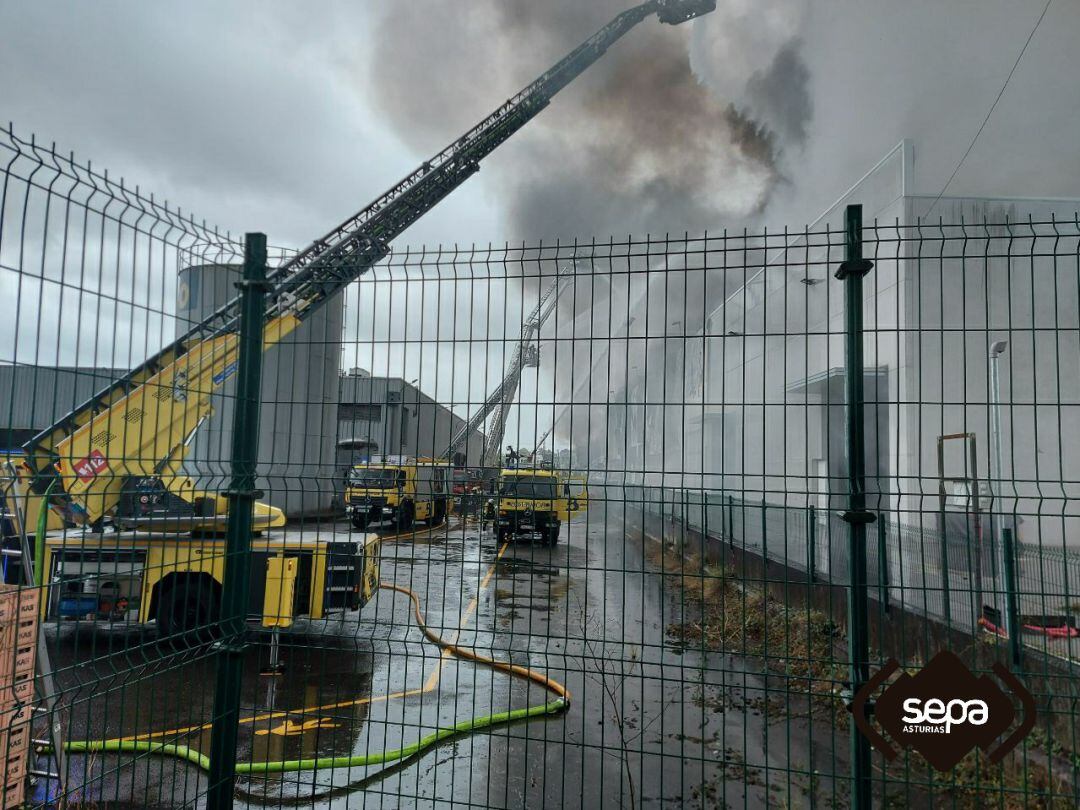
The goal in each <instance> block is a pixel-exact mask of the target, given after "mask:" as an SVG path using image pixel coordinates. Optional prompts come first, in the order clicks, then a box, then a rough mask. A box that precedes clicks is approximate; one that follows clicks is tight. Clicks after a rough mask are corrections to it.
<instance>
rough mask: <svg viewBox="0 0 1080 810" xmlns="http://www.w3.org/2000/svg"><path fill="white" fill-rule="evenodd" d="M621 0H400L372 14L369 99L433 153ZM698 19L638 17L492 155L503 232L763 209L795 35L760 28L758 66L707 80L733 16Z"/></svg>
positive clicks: (679, 225)
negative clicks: (402, 1) (585, 0)
mask: <svg viewBox="0 0 1080 810" xmlns="http://www.w3.org/2000/svg"><path fill="white" fill-rule="evenodd" d="M627 5H628V4H627V3H626V2H624V0H604V1H603V2H599V3H589V4H581V3H576V2H571V0H559V1H558V2H548V3H530V2H526V1H525V0H512V2H496V0H480V1H479V2H472V3H469V4H468V6H466V7H461V6H459V5H456V4H453V5H452V4H446V3H424V2H420V3H410V4H408V5H407V6H404V7H400V6H397V7H395V8H393V10H387V11H386V12H385V13H384V14H383V16H382V17H381V19H380V20H379V22H378V29H377V36H376V41H377V43H378V44H377V46H376V48H375V49H374V51H373V74H374V76H375V78H376V82H375V84H374V86H375V88H376V94H375V100H376V101H377V103H378V104H379V105H380V106H381V107H382V109H383V110H384V111H385V112H386V114H387V116H388V117H389V120H390V121H391V122H392V123H393V125H394V126H395V128H396V130H397V131H398V133H399V134H400V136H401V137H402V138H403V139H404V140H405V141H406V142H408V143H409V144H411V145H414V146H418V147H421V148H425V149H427V150H433V149H435V148H437V147H438V146H439V145H441V143H442V142H443V141H445V140H448V138H449V137H452V135H453V133H455V132H457V131H458V130H460V129H462V128H464V127H465V126H468V124H469V123H471V122H472V121H473V120H475V119H477V118H479V117H480V116H481V115H483V114H484V113H485V112H486V111H487V109H489V108H491V107H493V106H494V104H495V103H496V102H497V101H498V100H499V99H501V98H503V97H506V96H509V95H510V94H511V93H513V92H514V91H515V90H517V89H518V88H519V87H520V86H521V85H523V84H524V83H525V82H527V81H528V80H530V79H531V78H533V77H534V76H535V75H537V74H538V73H539V72H540V71H542V70H543V69H545V68H546V67H547V66H548V65H549V64H551V63H552V62H553V61H554V60H555V59H556V58H558V57H560V56H561V55H562V54H564V53H565V52H566V51H568V50H569V49H570V48H571V47H573V46H574V45H576V44H577V43H578V42H580V41H581V40H583V39H584V38H585V37H586V36H587V35H588V34H590V33H592V31H594V30H595V29H596V28H598V27H599V26H600V25H601V24H602V23H604V22H606V21H607V20H608V19H609V18H610V17H611V16H612V15H614V14H615V13H617V12H618V11H619V10H622V9H624V8H626V7H627ZM706 19H707V18H706ZM700 22H701V21H699V23H700ZM699 23H695V24H694V25H695V26H696V28H695V30H694V31H693V33H691V30H690V27H687V26H683V27H680V28H671V27H668V26H661V25H659V24H657V23H656V22H655V21H646V22H645V23H644V24H643V25H642V26H640V27H639V28H638V29H637V30H635V31H634V32H632V33H631V34H630V35H629V36H627V37H626V38H625V39H624V40H623V41H621V42H619V43H618V44H617V45H616V46H615V47H613V48H612V49H611V50H610V51H609V52H608V53H607V54H606V55H605V56H604V58H603V59H602V60H601V61H600V62H599V63H598V64H597V65H596V66H594V67H593V68H592V69H591V70H590V71H589V73H587V74H586V75H585V76H583V77H582V78H581V79H579V80H578V81H577V82H576V83H575V84H574V85H572V86H571V87H570V88H568V89H567V90H566V91H564V93H563V94H562V95H560V96H559V97H558V98H557V99H556V100H555V102H554V103H553V105H552V107H551V108H549V109H548V110H546V111H545V112H544V113H543V114H542V115H541V116H540V118H539V119H538V120H536V121H535V122H533V123H532V124H531V125H530V126H529V127H528V128H527V129H526V130H525V131H523V132H522V133H521V134H520V135H518V136H517V138H516V139H515V140H514V141H512V142H510V143H508V144H507V145H505V146H504V147H503V148H502V150H501V151H500V153H499V154H498V155H496V156H494V158H493V159H492V160H491V161H489V163H490V164H491V165H493V166H494V167H495V170H494V171H492V175H494V176H496V178H497V179H496V180H495V181H494V182H493V185H494V186H495V187H496V189H497V192H498V194H499V196H500V199H501V201H502V203H503V204H504V205H505V219H506V222H507V224H506V230H507V234H508V236H510V238H512V239H513V238H524V239H537V238H551V237H554V236H562V237H565V236H567V235H581V234H586V233H588V234H609V233H619V234H625V233H627V232H639V233H640V232H644V231H652V232H654V233H655V232H664V231H676V232H682V231H684V230H687V229H689V230H691V231H694V230H698V231H700V230H704V229H706V228H713V229H715V228H716V227H718V226H719V225H720V224H721V223H724V222H727V221H730V220H732V219H739V218H743V217H746V216H747V215H751V214H754V213H757V212H759V211H761V209H762V208H763V206H764V205H765V204H766V202H767V201H768V199H769V196H770V194H771V192H772V190H773V188H774V187H775V186H776V184H777V183H778V182H780V181H781V179H782V176H783V171H782V155H783V151H784V149H785V148H787V146H788V143H789V141H790V142H794V143H797V142H798V141H800V140H801V139H802V138H803V137H804V136H805V128H806V122H807V120H808V119H809V117H810V113H811V105H810V100H809V96H808V95H807V79H808V73H807V71H806V69H805V66H804V65H803V62H802V60H801V56H800V43H799V41H798V39H797V31H795V30H789V27H788V26H787V25H786V24H785V25H784V26H781V27H780V29H779V30H778V31H773V32H769V33H768V34H763V35H760V36H757V37H756V40H757V41H758V42H759V43H761V49H760V51H758V52H757V53H755V59H760V58H762V56H764V58H766V59H767V60H768V61H767V62H766V63H765V64H764V65H762V66H761V67H760V69H758V67H757V62H756V61H751V62H750V65H749V67H750V68H751V69H747V68H746V67H745V66H740V67H739V69H738V71H737V72H738V74H739V76H740V77H741V78H740V79H739V80H738V81H731V80H730V79H725V80H724V81H715V77H714V76H713V75H712V73H713V72H715V71H716V70H718V66H717V64H716V61H715V60H717V59H721V60H722V59H723V58H724V56H723V46H724V43H725V42H726V39H725V38H726V37H728V36H730V27H729V28H728V29H725V31H724V36H723V37H717V36H715V34H713V35H710V34H709V29H707V28H705V27H704V26H702V25H699ZM760 24H771V22H769V20H768V18H767V15H766V21H765V23H759V22H758V21H756V20H755V19H754V18H753V17H750V16H747V17H745V18H744V19H742V20H741V21H735V22H734V23H733V25H734V26H735V27H736V28H746V27H754V26H758V25H760ZM736 33H737V32H736ZM691 44H693V48H694V51H696V52H698V54H697V56H696V58H695V62H694V64H693V68H694V69H692V61H691ZM714 44H715V45H716V46H717V47H716V48H714V47H713V45H714ZM714 52H715V53H714ZM699 64H700V69H699Z"/></svg>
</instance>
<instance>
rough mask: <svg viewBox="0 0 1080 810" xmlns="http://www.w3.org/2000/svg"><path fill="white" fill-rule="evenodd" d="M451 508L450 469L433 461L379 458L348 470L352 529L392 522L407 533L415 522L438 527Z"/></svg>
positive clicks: (403, 457) (347, 505) (348, 504)
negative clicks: (406, 530)
mask: <svg viewBox="0 0 1080 810" xmlns="http://www.w3.org/2000/svg"><path fill="white" fill-rule="evenodd" d="M449 507H450V467H449V465H448V464H446V463H445V462H440V461H436V460H434V459H424V458H421V459H416V458H409V457H405V456H376V457H375V458H373V459H372V460H371V462H370V463H366V464H357V465H355V466H354V467H352V468H350V469H349V473H348V478H347V480H346V486H345V510H346V512H347V513H348V515H349V518H350V519H351V520H352V523H353V526H355V527H356V528H357V529H359V530H360V531H364V530H365V529H367V528H368V526H371V525H372V524H374V523H380V522H389V523H390V524H391V525H392V526H395V527H397V528H398V529H399V530H405V529H408V528H410V527H411V526H412V525H413V522H414V521H417V520H423V521H426V522H427V524H428V525H429V526H438V525H439V524H441V523H442V522H443V521H444V520H446V515H447V512H448V511H449Z"/></svg>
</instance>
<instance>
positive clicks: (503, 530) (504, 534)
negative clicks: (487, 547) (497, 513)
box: [498, 526, 510, 543]
mask: <svg viewBox="0 0 1080 810" xmlns="http://www.w3.org/2000/svg"><path fill="white" fill-rule="evenodd" d="M498 536H499V542H500V543H505V542H506V540H507V538H508V537H510V527H508V526H500V527H499V529H498Z"/></svg>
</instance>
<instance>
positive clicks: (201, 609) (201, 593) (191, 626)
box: [155, 580, 220, 644]
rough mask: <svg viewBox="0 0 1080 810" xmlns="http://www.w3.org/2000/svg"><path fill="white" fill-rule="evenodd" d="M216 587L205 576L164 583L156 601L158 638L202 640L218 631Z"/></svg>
mask: <svg viewBox="0 0 1080 810" xmlns="http://www.w3.org/2000/svg"><path fill="white" fill-rule="evenodd" d="M217 591H218V589H217V588H215V587H213V585H212V584H211V583H210V582H208V581H206V580H197V581H191V580H188V581H186V582H185V581H180V582H173V583H170V584H169V585H167V586H166V588H165V591H164V592H163V593H162V594H161V596H160V597H159V599H158V604H157V615H156V617H155V618H156V619H157V626H158V636H159V638H165V637H169V638H172V639H177V638H179V639H182V640H183V641H184V642H185V643H191V644H205V643H208V642H210V641H213V640H214V638H216V637H217V635H218V632H217V631H218V628H217V627H216V625H215V623H216V622H217V619H218V613H219V608H220V604H219V597H218V593H217Z"/></svg>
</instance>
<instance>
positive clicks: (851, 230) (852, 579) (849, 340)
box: [836, 205, 874, 810]
mask: <svg viewBox="0 0 1080 810" xmlns="http://www.w3.org/2000/svg"><path fill="white" fill-rule="evenodd" d="M844 219H845V222H844V232H845V238H844V261H843V262H842V263H841V264H840V267H839V269H838V270H837V271H836V278H838V279H840V280H842V281H843V282H844V359H845V363H844V365H845V371H844V377H845V387H846V394H847V395H846V397H845V399H846V403H845V406H846V407H845V413H846V422H847V460H848V508H847V511H846V512H844V514H843V515H842V517H843V519H844V521H845V522H846V523H847V524H848V569H849V582H848V657H849V658H850V659H851V668H850V675H849V680H850V682H851V683H850V688H851V694H852V695H853V696H854V695H855V694H857V693H858V692H859V690H861V689H862V687H863V685H864V684H865V683H866V682H867V681H868V680H869V679H870V661H869V658H870V651H869V648H870V638H869V627H868V621H867V615H868V613H869V601H868V594H867V582H866V524H867V523H872V522H873V520H874V515H873V514H872V513H870V512H868V511H866V472H865V463H866V455H865V454H866V436H865V427H866V426H865V423H864V421H863V401H864V395H863V283H862V280H863V276H865V275H866V274H867V273H869V272H870V268H871V267H873V263H872V262H870V261H869V260H867V259H864V258H863V255H862V206H861V205H849V206H848V207H847V211H846V212H845V217H844ZM870 779H871V773H870V741H869V740H868V739H867V738H866V737H864V736H863V735H862V733H861V732H860V731H859V730H858V728H856V724H855V723H852V724H851V806H852V808H854V810H869V808H870V801H871V781H870Z"/></svg>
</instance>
